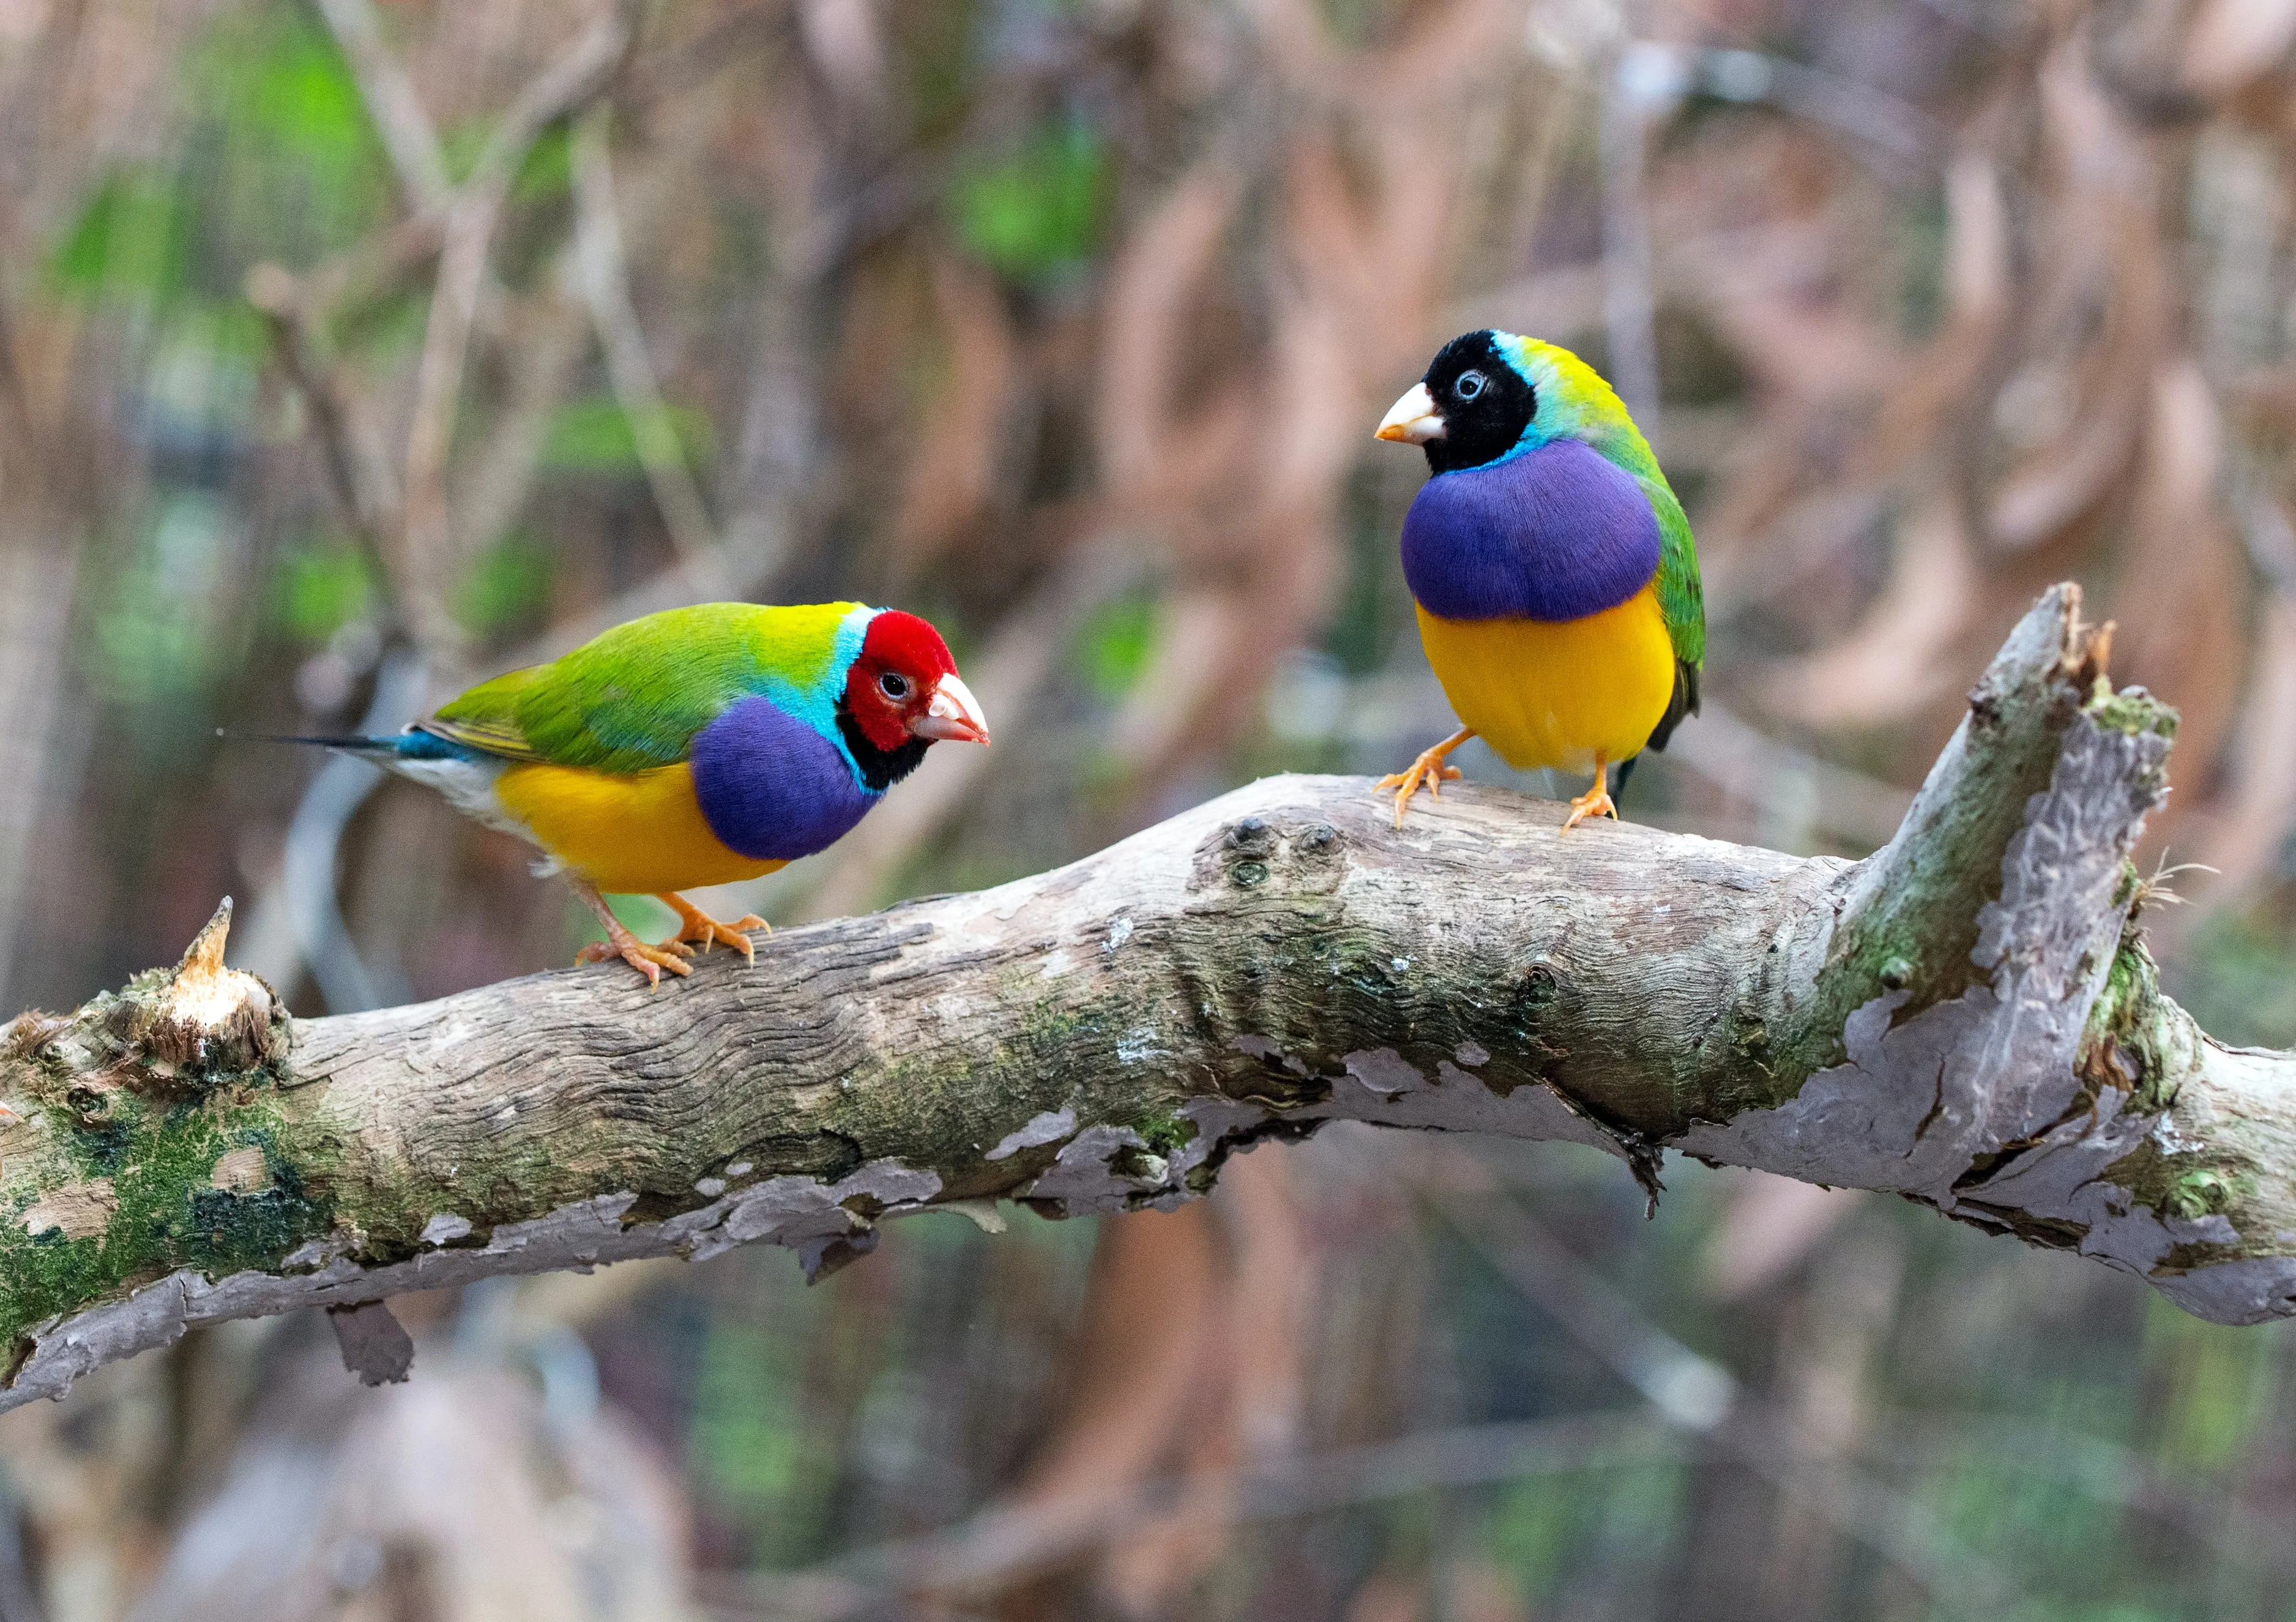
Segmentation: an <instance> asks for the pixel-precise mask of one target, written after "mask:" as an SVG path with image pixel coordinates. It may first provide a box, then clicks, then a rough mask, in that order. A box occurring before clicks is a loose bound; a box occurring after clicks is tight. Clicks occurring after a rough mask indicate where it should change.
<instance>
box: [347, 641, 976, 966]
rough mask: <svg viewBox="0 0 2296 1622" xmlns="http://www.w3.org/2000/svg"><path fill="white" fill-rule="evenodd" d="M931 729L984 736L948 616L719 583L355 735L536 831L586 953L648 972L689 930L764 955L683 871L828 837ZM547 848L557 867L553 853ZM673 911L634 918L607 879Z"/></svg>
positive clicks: (709, 874) (388, 760)
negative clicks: (792, 598) (772, 602)
mask: <svg viewBox="0 0 2296 1622" xmlns="http://www.w3.org/2000/svg"><path fill="white" fill-rule="evenodd" d="M941 739H949V740H952V741H961V742H966V743H977V744H986V743H987V742H988V721H987V720H985V719H984V718H983V717H982V715H981V713H980V705H979V704H977V703H975V702H974V700H973V696H972V693H971V692H969V691H968V690H967V689H966V687H965V685H964V682H963V681H962V680H960V679H958V677H957V674H956V665H955V662H953V661H952V660H951V659H950V658H949V655H948V646H947V644H946V643H945V642H943V641H942V640H941V638H940V633H939V631H937V630H934V629H933V628H932V627H931V625H929V624H927V623H926V622H924V621H922V620H921V619H918V618H917V617H916V616H915V615H914V614H908V613H899V612H898V611H897V610H893V609H882V608H870V607H866V606H865V605H862V604H859V603H822V604H816V605H810V606H806V607H789V608H767V607H759V606H757V605H752V604H748V603H709V604H705V605H701V606H700V607H695V608H673V609H669V610H668V611H667V612H665V613H652V614H648V615H646V616H645V617H644V618H643V619H638V620H632V621H631V622H629V623H628V624H627V625H618V626H616V627H615V628H614V629H613V630H610V631H607V632H605V633H604V634H603V635H602V636H600V637H598V638H595V639H594V640H592V641H589V642H586V643H585V644H583V645H582V646H580V647H578V648H576V649H575V650H574V651H573V652H571V653H570V654H567V655H564V656H563V657H562V658H560V659H557V660H555V661H553V663H549V664H537V665H534V666H531V667H529V668H528V669H526V670H521V671H511V672H510V673H509V674H508V675H505V676H497V677H496V678H495V679H493V680H492V681H488V682H482V683H480V685H479V686H477V687H472V688H471V690H470V691H469V692H467V693H464V694H463V696H461V697H459V698H457V699H455V700H454V701H453V702H452V703H450V704H445V705H442V706H441V707H440V708H439V711H438V712H437V713H435V714H433V715H431V716H430V717H429V718H428V719H427V720H419V721H416V722H415V723H414V725H413V726H411V727H408V728H407V729H406V730H405V731H404V732H402V733H400V734H398V736H397V737H378V738H327V739H312V740H308V741H312V742H323V743H329V744H333V745H336V746H338V747H348V748H351V749H355V750H357V751H359V752H361V753H365V754H366V755H367V756H369V757H370V758H372V759H374V760H376V761H377V762H379V763H380V764H381V765H383V766H386V767H388V768H389V770H392V771H395V772H397V773H398V775H399V776H401V777H405V778H413V779H414V780H415V781H416V782H419V783H422V784H424V785H426V786H429V787H431V788H434V789H436V790H438V791H439V793H440V794H442V795H445V796H446V797H447V800H448V801H449V802H450V803H452V804H453V805H454V806H455V809H456V810H457V811H462V812H463V813H464V814H465V815H467V816H471V817H474V818H476V819H478V820H479V821H480V822H483V823H485V824H487V825H488V827H496V828H500V829H503V830H504V832H507V833H511V834H515V835H517V836H519V837H520V838H521V839H524V840H527V841H528V842H529V843H530V844H534V845H536V846H537V847H539V848H540V850H541V851H542V852H543V854H544V855H545V857H546V858H548V862H549V868H552V869H556V870H558V871H561V872H562V873H563V874H564V875H565V876H566V877H567V879H568V881H569V882H570V883H571V884H572V885H573V886H574V890H575V893H577V894H578V895H580V896H581V898H582V899H583V900H584V901H585V902H588V903H589V905H590V908H591V910H593V911H594V912H595V913H596V914H597V915H598V918H599V920H600V921H601V922H602V923H603V924H604V926H605V928H606V940H605V942H604V943H603V944H600V945H594V946H590V947H586V948H585V949H584V951H583V952H582V955H581V957H580V959H578V961H581V962H585V963H594V962H603V961H605V960H606V959H611V958H619V959H621V960H622V961H624V962H625V963H627V964H628V965H629V966H630V967H633V968H635V969H636V970H637V971H638V972H639V973H640V974H642V975H644V976H645V977H646V979H647V980H648V981H649V982H651V983H653V984H660V979H661V971H662V970H663V969H665V968H666V969H668V970H669V971H670V973H672V974H674V975H684V974H688V973H691V972H692V971H691V969H690V968H689V967H688V966H687V964H686V962H685V959H687V958H689V957H691V956H693V945H694V944H695V943H699V944H700V945H701V947H702V949H703V950H705V951H707V950H708V949H709V947H710V946H711V945H713V944H715V943H718V942H723V943H726V945H728V946H731V947H733V948H734V949H735V950H736V951H740V952H741V953H742V955H743V956H744V957H749V958H752V959H754V957H755V955H756V952H755V949H754V948H753V947H752V946H751V945H750V940H749V937H748V936H747V935H744V934H743V933H742V931H744V930H747V929H758V928H763V927H765V921H764V920H763V919H762V918H754V917H752V918H742V919H741V920H740V921H738V922H736V923H733V924H724V923H720V922H718V921H717V919H716V918H710V917H709V916H708V915H707V914H705V913H704V912H702V911H701V909H699V908H697V907H695V906H693V904H692V903H691V902H687V901H686V900H685V897H684V896H682V895H680V894H678V893H677V892H679V891H680V890H685V889H690V888H693V887H694V886H696V885H723V884H732V883H735V882H737V881H739V880H742V879H748V878H756V877H760V876H762V875H764V874H767V873H771V872H773V871H775V869H779V868H783V867H786V866H788V865H789V864H790V863H791V862H792V861H795V860H797V859H798V858H799V857H800V856H810V855H812V854H813V853H814V852H816V851H820V850H824V849H825V848H827V847H828V846H829V845H830V844H832V843H833V842H834V841H835V840H837V839H838V838H839V837H840V836H842V835H843V834H844V833H845V832H846V831H847V830H848V829H849V828H851V827H853V825H854V824H855V823H857V822H858V821H860V820H861V819H862V818H863V817H864V816H865V815H867V814H868V811H869V808H870V807H871V806H873V805H874V804H876V803H877V802H878V801H879V800H881V799H882V798H883V797H884V794H885V791H886V790H887V789H888V788H890V787H891V786H893V785H894V784H896V783H898V782H899V781H900V780H901V779H902V778H905V777H906V776H908V775H909V773H910V772H912V771H914V770H916V767H917V763H918V762H920V761H922V759H923V758H924V753H925V751H926V750H927V749H929V748H931V746H932V745H933V744H934V743H935V742H937V741H939V740H941ZM544 870H548V869H544ZM602 891H603V892H608V893H615V894H646V895H652V896H654V897H655V898H656V899H658V900H660V901H662V902H667V903H668V905H669V906H670V907H671V908H672V909H673V910H676V913H677V915H678V918H680V920H681V927H680V928H679V929H678V931H677V933H676V935H672V936H671V937H670V938H669V939H668V940H666V941H663V942H662V943H660V944H659V945H650V944H648V943H645V942H643V941H640V940H638V939H637V938H636V937H635V936H634V935H631V934H630V932H629V931H628V930H627V929H626V928H624V927H623V926H622V925H621V923H620V921H619V920H618V919H617V918H615V917H614V915H613V913H612V912H611V911H610V910H608V909H607V906H606V903H605V901H604V899H603V896H602V895H601V894H600V892H602Z"/></svg>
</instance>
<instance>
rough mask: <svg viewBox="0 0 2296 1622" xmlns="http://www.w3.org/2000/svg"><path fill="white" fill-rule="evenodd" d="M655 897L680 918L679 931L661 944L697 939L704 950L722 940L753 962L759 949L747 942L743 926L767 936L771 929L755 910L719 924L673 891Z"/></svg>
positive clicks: (748, 939)
mask: <svg viewBox="0 0 2296 1622" xmlns="http://www.w3.org/2000/svg"><path fill="white" fill-rule="evenodd" d="M654 900H656V901H658V902H662V903H663V904H665V905H666V906H668V908H669V909H670V910H671V911H673V912H675V913H676V914H677V916H678V918H679V921H680V927H679V929H678V932H677V933H676V935H672V936H670V937H669V939H668V940H667V941H664V942H663V943H662V944H663V945H664V946H680V945H683V944H685V943H686V942H688V941H699V942H700V943H701V950H702V951H705V952H706V951H709V949H710V948H711V947H712V946H716V945H719V944H721V943H722V944H724V945H727V946H730V947H732V948H733V949H734V951H738V952H740V953H741V954H742V956H743V957H744V958H746V959H749V960H750V962H752V963H754V962H756V961H757V960H758V949H757V948H756V947H755V946H753V945H751V944H750V937H749V936H748V935H744V934H742V931H743V930H745V929H762V930H764V931H765V932H766V933H767V935H771V934H773V932H774V926H772V925H771V924H768V923H767V922H766V920H765V919H763V918H759V917H758V915H757V914H756V913H754V912H751V913H746V914H744V915H743V916H742V917H741V918H736V919H734V921H733V922H732V923H730V924H721V923H719V922H718V921H717V919H716V918H711V917H710V916H709V914H708V913H706V912H704V911H702V910H701V908H699V907H697V906H695V905H694V904H693V902H690V901H687V900H686V899H685V897H684V896H682V895H678V894H676V893H672V892H669V891H664V892H662V893H660V894H658V895H656V896H655V897H654Z"/></svg>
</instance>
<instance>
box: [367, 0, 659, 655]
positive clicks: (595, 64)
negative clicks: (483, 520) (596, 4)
mask: <svg viewBox="0 0 2296 1622" xmlns="http://www.w3.org/2000/svg"><path fill="white" fill-rule="evenodd" d="M631 9H632V8H631V4H630V0H616V4H613V5H611V6H610V7H609V8H608V9H607V10H606V11H605V12H603V14H602V15H600V16H599V18H598V19H597V21H594V22H593V23H592V24H591V25H590V26H589V27H588V28H587V29H584V30H583V32H582V34H581V37H579V38H578V39H576V40H575V42H574V43H573V44H572V45H569V46H568V47H567V48H566V49H565V51H563V52H562V53H561V54H560V55H559V56H558V58H557V59H556V60H555V61H553V62H552V63H551V64H550V65H549V66H548V67H547V68H545V69H544V70H542V71H541V72H540V73H539V74H537V75H536V76H535V78H533V79H531V80H530V81H529V83H528V84H527V86H526V87H525V88H524V89H523V90H521V91H520V92H519V94H518V95H517V97H516V98H515V99H514V100H513V101H512V103H511V105H510V107H509V108H508V110H507V111H504V114H503V116H502V119H501V120H500V121H499V122H498V123H497V124H496V126H495V128H494V131H493V133H492V134H491V135H489V136H488V138H487V144H486V145H485V146H484V147H482V148H481V149H480V152H479V157H478V161H477V162H476V163H474V164H473V165H472V166H471V175H470V178H469V179H467V180H465V181H464V182H463V185H462V187H461V189H460V190H459V191H458V192H457V193H455V202H454V203H453V205H452V206H451V207H450V208H449V209H448V210H447V221H446V229H445V235H444V238H443V241H442V243H441V244H440V247H439V279H438V284H437V286H436V288H435V290H434V291H433V292H432V294H431V300H430V323H429V325H427V327H426V328H425V329H424V332H423V336H422V360H421V362H420V363H419V364H418V366H416V368H415V375H414V416H413V420H412V422H411V424H409V427H408V429H407V435H406V479H405V490H406V497H405V501H406V518H405V529H404V534H403V536H402V538H401V546H402V548H403V550H404V553H405V559H406V567H407V569H408V572H409V573H410V574H414V575H416V576H417V577H418V578H422V579H423V580H425V582H426V584H428V585H432V586H435V584H436V582H435V581H434V580H431V579H430V576H431V575H432V574H433V573H434V572H436V571H437V570H439V568H441V567H442V566H443V565H444V564H445V561H446V556H447V552H448V550H449V548H450V544H451V536H450V533H449V530H448V524H447V448H448V446H449V445H450V443H451V442H452V440H453V438H454V431H455V408H456V405H457V403H458V401H459V399H460V398H461V394H462V387H463V365H464V363H465V361H466V359H467V358H468V355H469V350H470V339H471V324H472V323H473V322H474V321H475V320H476V318H477V316H478V308H479V298H480V292H481V291H482V289H483V288H484V286H485V283H486V273H487V258H488V249H489V247H490V245H491V243H493V240H494V230H495V222H496V218H497V217H498V216H499V215H500V213H501V211H502V205H503V202H504V198H505V197H506V196H507V195H508V193H509V191H510V185H511V181H512V179H513V178H514V177H516V175H517V173H518V168H519V165H520V164H521V163H522V162H523V161H525V158H526V154H527V152H528V151H529V149H530V148H531V147H532V146H533V144H534V143H535V142H536V140H537V139H538V138H539V137H540V136H541V135H542V132H543V131H544V130H545V129H546V128H549V126H550V125H551V124H553V123H554V122H555V121H557V120H558V119H562V118H565V117H567V116H569V115H570V114H572V113H575V112H578V111H580V110H581V108H582V107H583V106H584V105H585V104H586V103H587V102H589V100H590V99H591V98H592V97H594V96H595V95H598V94H599V93H601V92H602V91H603V89H604V88H605V86H606V84H607V81H608V79H609V78H611V75H612V73H613V70H614V69H615V68H616V67H617V66H618V65H619V63H620V62H621V59H622V55H623V54H624V53H625V52H626V51H627V49H628V48H629V44H630V40H631V38H632V28H633V22H632V18H631V16H630V11H631ZM431 595H433V594H432V593H430V592H426V594H425V596H426V597H430V596H431ZM436 619H437V621H438V622H437V623H435V624H434V625H433V626H432V627H431V628H430V629H431V630H433V631H434V633H435V635H436V636H437V638H438V639H439V641H441V642H442V643H443V644H444V645H446V646H455V644H456V643H457V642H459V640H460V638H459V635H458V634H457V633H456V632H455V628H454V627H453V624H452V622H451V621H447V620H445V618H444V616H443V614H441V615H439V616H436Z"/></svg>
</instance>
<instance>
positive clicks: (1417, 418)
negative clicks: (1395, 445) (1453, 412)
mask: <svg viewBox="0 0 2296 1622" xmlns="http://www.w3.org/2000/svg"><path fill="white" fill-rule="evenodd" d="M1444 432H1445V427H1444V423H1443V414H1442V412H1440V411H1439V410H1438V409H1437V408H1436V406H1435V397H1434V396H1433V395H1431V394H1430V393H1428V392H1427V385H1426V384H1425V383H1413V384H1412V385H1411V391H1410V392H1409V393H1407V394H1406V395H1405V396H1404V397H1403V398H1402V399H1399V400H1397V401H1396V402H1395V404H1394V406H1393V407H1392V408H1390V410H1389V412H1388V414H1387V415H1386V416H1383V417H1382V418H1381V419H1380V424H1379V432H1378V434H1377V435H1376V436H1374V437H1376V438H1379V439H1382V440H1398V442H1400V443H1402V444H1405V445H1424V444H1425V443H1427V441H1428V440H1439V439H1441V438H1442V437H1443V435H1444Z"/></svg>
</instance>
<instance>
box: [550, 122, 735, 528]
mask: <svg viewBox="0 0 2296 1622" xmlns="http://www.w3.org/2000/svg"><path fill="white" fill-rule="evenodd" d="M608 121H609V114H608V111H607V110H606V109H605V108H603V107H596V108H593V109H592V110H591V111H588V112H587V113H585V114H584V115H583V116H582V117H581V118H580V119H578V120H576V122H575V126H574V199H575V207H576V210H577V224H576V227H575V231H576V235H575V260H574V265H575V275H576V278H577V280H578V282H579V284H580V285H581V289H582V298H583V301H584V302H585V303H586V304H587V305H588V306H589V309H590V319H591V322H592V324H593V325H595V326H596V328H597V330H598V342H599V345H600V347H601V348H602V349H603V350H604V351H605V355H606V373H607V375H608V376H609V377H611V379H612V380H613V385H614V397H615V399H617V400H619V402H620V405H621V408H622V415H623V416H625V417H627V419H628V421H629V424H630V435H631V438H632V439H633V440H635V442H636V445H637V452H638V461H639V463H640V465H643V466H644V469H645V475H646V482H647V483H648V484H649V485H650V486H652V490H653V498H654V505H655V506H657V507H659V508H660V510H661V521H662V524H663V527H664V528H666V529H667V530H668V531H669V538H670V541H671V543H672V544H673V545H675V546H676V548H677V551H678V556H681V557H683V558H686V559H693V558H697V557H701V556H705V555H707V554H709V552H711V551H714V550H715V549H716V548H717V526H716V524H714V523H712V522H711V521H710V517H709V506H708V505H707V504H706V503H704V502H703V500H702V498H701V487H700V486H699V485H697V484H695V483H694V482H693V473H692V472H691V471H690V470H689V469H688V468H687V467H686V465H685V451H684V450H683V449H681V448H680V446H679V445H678V442H677V434H676V432H675V431H674V430H673V429H672V428H671V426H670V421H669V411H668V407H667V406H665V405H664V404H663V402H662V398H661V386H660V383H657V382H656V381H655V379H654V372H653V362H652V359H651V358H649V357H648V356H647V354H646V345H645V333H644V331H643V330H641V329H640V327H639V325H638V312H637V307H636V305H635V303H634V302H633V301H631V298H630V282H629V264H628V260H627V258H626V257H625V255H624V253H623V251H622V226H621V213H620V210H619V208H618V207H617V206H616V204H615V202H614V171H613V164H612V160H611V155H610V154H609V152H608V151H607V144H606V129H607V124H608Z"/></svg>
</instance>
